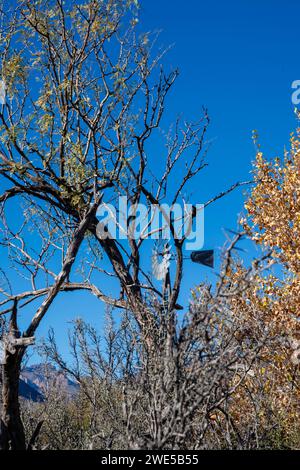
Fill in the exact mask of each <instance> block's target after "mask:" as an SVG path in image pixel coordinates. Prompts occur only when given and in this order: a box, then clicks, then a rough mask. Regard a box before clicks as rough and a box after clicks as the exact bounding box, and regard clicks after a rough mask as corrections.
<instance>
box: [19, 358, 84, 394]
mask: <svg viewBox="0 0 300 470" xmlns="http://www.w3.org/2000/svg"><path fill="white" fill-rule="evenodd" d="M50 386H59V389H60V390H64V391H66V393H67V394H69V395H70V396H74V395H75V394H76V393H77V392H78V390H79V385H78V384H77V383H75V382H73V381H72V380H70V379H69V378H68V377H66V375H65V374H64V373H63V372H61V371H59V370H57V369H56V368H55V367H54V366H52V365H49V364H34V365H32V366H28V367H25V368H24V369H23V370H22V373H21V380H20V384H19V393H20V396H21V397H22V398H25V399H27V400H32V401H34V402H42V401H44V399H45V394H46V392H47V390H48V389H49V387H50Z"/></svg>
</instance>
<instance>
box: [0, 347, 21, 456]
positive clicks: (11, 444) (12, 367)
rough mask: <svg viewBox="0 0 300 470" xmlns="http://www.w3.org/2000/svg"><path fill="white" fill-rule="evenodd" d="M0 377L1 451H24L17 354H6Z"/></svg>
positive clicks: (18, 358) (19, 359)
mask: <svg viewBox="0 0 300 470" xmlns="http://www.w3.org/2000/svg"><path fill="white" fill-rule="evenodd" d="M2 367H3V375H2V410H1V415H2V416H1V419H2V423H1V434H2V435H1V438H0V446H1V448H2V449H10V450H25V449H26V444H25V432H24V426H23V423H22V420H21V415H20V405H19V380H20V368H21V358H20V355H19V354H18V352H16V353H15V354H7V360H6V364H5V365H3V366H2Z"/></svg>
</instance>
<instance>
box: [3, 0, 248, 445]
mask: <svg viewBox="0 0 300 470" xmlns="http://www.w3.org/2000/svg"><path fill="white" fill-rule="evenodd" d="M135 4H136V2H134V1H132V2H130V1H129V2H128V1H125V0H109V1H107V2H98V1H95V0H90V1H87V0H86V1H82V2H79V3H78V2H68V4H65V3H63V2H62V1H61V0H43V1H33V2H32V1H30V2H29V1H22V2H20V3H18V4H17V6H16V8H15V9H14V10H13V11H10V10H9V8H7V5H5V4H3V7H2V9H1V18H2V26H1V32H0V35H1V45H0V55H1V76H2V77H1V78H2V79H3V80H4V81H5V84H6V92H7V99H6V103H5V104H4V105H2V106H1V108H0V123H1V128H0V141H1V146H0V175H1V178H2V181H3V185H4V191H3V193H2V195H1V196H0V201H1V204H2V210H1V212H2V216H3V225H2V233H3V237H2V242H1V243H2V246H4V247H5V248H6V249H7V250H8V254H9V258H10V261H11V262H12V263H13V265H14V267H15V268H17V269H18V271H19V273H21V275H22V276H23V280H22V284H23V282H24V283H25V282H27V283H29V284H28V287H26V289H24V291H23V292H20V291H19V288H17V292H16V288H15V286H14V287H13V288H12V287H11V286H12V285H13V284H14V283H13V282H12V280H11V281H9V276H8V273H7V272H5V275H4V283H5V284H6V287H5V288H4V289H2V290H1V292H2V298H3V300H1V307H2V310H1V312H0V315H1V316H3V315H5V316H9V315H10V322H9V325H10V330H9V332H10V333H9V334H10V336H11V337H12V338H13V339H14V340H17V339H19V338H18V337H19V336H21V337H22V338H23V339H24V341H23V342H19V344H18V347H16V348H15V350H11V351H9V350H8V349H7V350H6V355H7V358H6V364H5V365H4V380H3V397H4V399H3V410H2V421H3V424H4V426H5V429H6V431H7V438H6V444H5V446H6V447H11V448H13V449H19V448H24V447H25V438H24V432H23V430H22V422H21V419H20V413H19V406H18V380H19V373H20V366H21V362H22V358H23V356H24V353H25V350H26V347H27V345H26V341H25V340H26V339H28V338H31V337H33V335H34V334H35V332H36V329H37V328H38V326H39V324H40V322H41V321H42V319H43V318H44V316H45V314H46V313H47V312H48V310H49V308H50V306H51V305H52V304H53V302H54V300H55V298H56V297H57V295H58V294H59V293H60V292H62V291H74V290H85V291H89V292H91V293H93V294H94V295H96V296H97V297H98V298H99V299H100V300H102V301H104V302H105V303H106V304H110V305H112V306H114V307H118V308H122V309H124V308H126V309H129V310H130V311H132V312H133V314H134V318H135V320H136V322H137V324H138V326H139V329H140V333H141V334H142V335H146V337H145V341H146V342H147V343H148V347H149V348H152V347H153V344H156V343H155V341H154V340H153V338H154V337H155V335H156V330H157V327H159V322H157V318H156V316H155V315H153V309H151V308H148V307H147V308H145V306H147V305H148V302H147V299H148V297H149V295H151V297H152V303H153V302H154V303H156V305H160V308H157V307H156V311H161V310H165V309H166V310H167V312H168V315H169V316H170V317H172V322H173V324H174V325H175V323H176V318H175V317H176V313H175V312H176V310H177V309H178V308H180V306H179V305H178V297H179V294H180V287H181V279H182V271H183V259H184V256H183V247H184V242H185V237H184V236H182V237H181V238H180V239H178V238H177V237H176V230H175V226H174V223H173V221H172V220H171V219H169V222H168V225H169V229H170V232H171V238H172V239H173V245H174V250H175V253H174V258H175V259H174V275H173V276H172V279H171V277H170V279H169V280H168V295H167V300H166V296H165V291H164V289H163V290H161V289H160V288H159V287H157V285H155V282H154V281H153V279H151V276H149V274H148V272H147V268H146V266H143V265H142V263H141V252H142V247H143V246H144V238H143V237H142V236H141V237H140V238H139V239H138V240H135V239H129V240H128V242H127V244H121V243H119V242H118V241H117V240H114V239H113V238H111V237H103V236H101V235H100V234H99V230H97V226H98V219H97V217H96V212H97V208H98V207H99V204H100V203H101V202H105V203H109V202H110V203H112V204H116V201H117V198H118V197H120V196H127V198H128V201H129V202H130V203H131V204H132V206H133V207H136V205H137V204H138V203H139V202H144V203H145V204H146V205H147V207H148V210H149V211H150V205H155V206H157V207H158V209H159V211H160V212H162V213H163V202H164V201H165V202H168V203H170V205H171V206H172V205H174V204H176V202H179V201H180V200H181V199H182V197H183V195H184V191H188V184H189V182H190V181H191V180H192V179H193V178H195V177H197V175H198V174H199V172H200V171H201V170H202V169H203V168H204V167H205V166H206V161H205V157H206V152H207V148H208V145H207V142H206V132H207V127H208V124H209V118H208V114H207V111H206V110H204V112H203V116H202V117H201V118H200V119H199V120H198V122H197V123H186V122H183V123H180V121H179V120H178V121H177V122H176V124H175V126H174V128H173V129H171V131H170V133H168V134H167V136H166V140H165V143H166V145H165V146H163V147H162V150H161V156H160V157H159V162H160V165H158V164H157V160H158V158H157V155H153V153H152V152H151V149H150V142H151V139H152V138H153V137H155V136H156V138H158V139H159V133H158V130H159V128H160V125H161V120H162V117H163V114H164V109H165V106H166V97H167V95H168V93H169V90H170V89H171V87H172V86H173V84H174V82H175V80H176V78H177V75H178V72H177V71H171V72H170V73H166V72H165V71H164V70H163V68H162V66H161V65H160V62H161V59H162V57H163V55H164V53H165V51H159V50H158V49H157V47H156V37H155V36H153V35H150V34H144V35H139V34H138V33H137V32H136V25H137V21H136V14H137V12H136V7H135ZM155 51H156V52H155ZM163 154H164V155H163ZM162 161H164V162H165V163H164V165H162V163H161V162H162ZM153 168H156V171H155V172H153ZM176 170H177V171H176ZM176 174H180V178H179V179H178V181H176ZM171 179H172V185H170V184H169V182H170V180H171ZM241 184H243V183H241ZM237 186H239V183H238V184H234V185H233V186H231V187H230V188H229V189H228V190H224V191H222V192H221V193H220V194H218V195H217V196H214V197H212V199H211V200H209V201H207V203H206V206H207V205H209V204H211V203H212V202H214V201H215V200H217V199H219V198H220V197H222V196H224V195H225V194H226V193H228V192H230V191H232V190H233V189H235V188H236V187H237ZM17 207H19V208H21V207H22V208H23V210H22V209H19V214H18V217H17V219H18V220H17V221H18V222H19V225H18V226H17V227H16V220H12V217H11V209H14V210H15V211H16V208H17ZM195 216H196V212H195V211H194V213H193V215H192V219H193V218H194V217H195ZM102 228H103V230H104V228H105V227H102ZM30 230H33V231H34V234H33V233H31V232H30ZM100 232H101V230H100ZM37 239H38V240H39V241H37ZM125 245H126V246H125ZM87 246H89V249H90V259H89V260H87V259H86V258H84V255H83V250H84V249H86V248H87ZM78 259H81V260H82V263H81V264H82V276H81V277H80V279H79V276H78V275H77V274H74V273H73V271H74V270H73V271H72V267H73V266H74V264H75V263H77V262H79V261H78ZM107 266H108V268H107ZM108 277H109V278H110V279H112V280H114V282H115V284H116V286H118V288H119V292H120V295H118V296H116V297H111V296H110V295H108V294H107V293H105V292H104V290H103V289H102V288H100V286H105V283H106V279H107V278H108ZM29 286H30V287H29ZM39 301H40V302H41V303H40V304H38V302H39ZM166 302H167V303H166ZM21 308H22V309H24V310H26V309H29V310H30V312H31V314H32V319H31V321H30V322H29V324H28V327H27V328H25V330H24V331H23V332H19V330H18V314H19V311H20V309H21ZM157 331H158V330H157ZM157 334H158V333H157Z"/></svg>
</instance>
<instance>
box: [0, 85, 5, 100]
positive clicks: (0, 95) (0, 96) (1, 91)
mask: <svg viewBox="0 0 300 470" xmlns="http://www.w3.org/2000/svg"><path fill="white" fill-rule="evenodd" d="M5 98H6V87H5V82H4V80H0V104H5Z"/></svg>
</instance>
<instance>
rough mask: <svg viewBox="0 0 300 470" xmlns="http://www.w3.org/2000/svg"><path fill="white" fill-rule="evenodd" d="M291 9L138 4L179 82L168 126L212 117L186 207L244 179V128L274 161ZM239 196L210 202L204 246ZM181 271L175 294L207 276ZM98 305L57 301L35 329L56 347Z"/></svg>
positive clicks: (251, 0)
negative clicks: (203, 166) (204, 156)
mask: <svg viewBox="0 0 300 470" xmlns="http://www.w3.org/2000/svg"><path fill="white" fill-rule="evenodd" d="M299 19H300V2H299V0H297V1H296V0H288V1H283V0H260V1H259V0H238V1H237V0H236V1H232V0H229V1H224V0H215V1H210V2H209V1H203V0H186V1H185V2H184V1H182V0H172V1H171V0H141V12H140V26H139V27H140V28H141V29H143V30H144V31H153V30H157V29H160V30H162V32H161V36H160V42H161V44H162V45H165V46H168V45H170V44H174V47H173V48H172V50H171V51H170V52H169V53H168V55H167V56H166V57H165V59H164V62H165V64H166V65H170V66H172V67H174V68H175V67H179V69H180V77H179V79H178V81H177V84H176V85H175V87H174V89H173V91H172V93H171V95H170V96H169V100H168V109H167V117H168V119H170V117H171V116H172V115H173V116H174V118H176V116H177V114H179V113H183V114H184V116H185V117H186V118H187V119H191V120H193V119H195V118H197V117H199V115H200V113H201V107H202V106H203V105H204V106H206V107H207V108H208V110H209V114H210V117H211V122H212V124H211V128H210V138H211V139H213V145H212V148H211V150H210V152H209V161H210V166H209V168H208V169H207V170H205V172H204V173H203V174H202V176H201V178H200V179H199V182H197V184H196V185H195V186H194V188H193V193H194V197H193V199H194V202H195V199H197V201H198V202H201V203H202V202H205V201H206V200H207V199H209V198H210V197H211V196H213V195H214V194H216V193H218V192H219V191H221V190H223V189H225V188H227V187H228V186H230V185H231V184H232V183H234V182H236V181H242V180H247V179H249V171H250V169H251V161H252V160H253V158H254V155H255V150H254V146H253V142H252V138H251V133H252V130H253V129H257V130H258V132H259V135H260V143H261V145H262V149H263V150H264V151H265V153H266V154H267V155H269V156H276V155H282V151H283V148H284V146H285V145H288V140H289V135H290V132H291V131H292V130H293V129H294V128H295V126H296V120H295V115H294V113H293V105H292V103H291V93H292V91H291V83H292V82H293V81H294V80H296V79H300V66H299V44H300V40H299V39H300V38H299V36H300V34H299V33H300V29H299ZM243 199H244V196H243V193H242V191H238V192H235V193H234V194H232V195H231V196H229V197H227V198H226V199H224V200H222V201H220V202H218V203H216V205H215V206H214V207H212V208H210V209H209V210H208V211H207V212H206V214H205V218H206V226H205V239H206V243H205V247H206V248H210V247H214V248H218V247H221V246H222V245H223V243H224V234H223V232H222V228H224V227H229V228H233V229H234V228H235V227H236V221H237V215H238V213H239V212H240V211H241V210H242V205H243ZM208 272H209V271H208V270H207V268H201V267H199V266H196V265H194V266H192V265H191V264H189V266H187V267H186V270H185V277H184V292H185V295H186V297H188V295H189V288H190V287H192V286H193V285H195V284H196V283H197V282H200V281H201V280H203V279H205V277H206V276H207V275H208ZM102 312H103V306H102V305H101V304H99V303H98V301H97V300H95V299H92V300H90V301H89V302H88V303H87V302H86V297H84V296H82V295H79V294H76V295H75V296H74V297H72V296H68V297H67V296H63V297H62V298H61V300H59V301H57V302H56V303H55V305H54V306H53V307H52V309H51V311H50V312H49V313H48V315H47V317H46V318H45V320H44V321H43V324H42V326H41V329H40V335H44V334H46V332H47V330H48V328H49V326H50V325H52V326H54V327H55V330H56V332H57V336H58V342H59V344H63V343H64V338H65V325H66V322H67V321H69V320H71V319H72V318H74V316H83V317H84V318H86V319H87V320H89V321H92V322H93V323H94V324H96V325H98V326H101V322H102V320H101V318H102Z"/></svg>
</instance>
